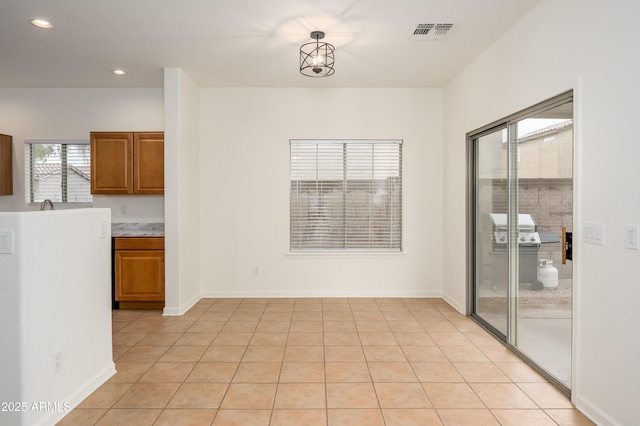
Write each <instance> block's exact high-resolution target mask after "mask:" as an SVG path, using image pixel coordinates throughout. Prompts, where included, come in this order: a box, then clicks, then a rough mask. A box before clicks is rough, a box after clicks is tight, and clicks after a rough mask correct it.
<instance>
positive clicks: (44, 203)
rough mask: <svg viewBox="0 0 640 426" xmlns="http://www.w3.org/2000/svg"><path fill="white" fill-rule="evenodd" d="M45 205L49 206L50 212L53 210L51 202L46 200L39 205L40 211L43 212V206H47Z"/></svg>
mask: <svg viewBox="0 0 640 426" xmlns="http://www.w3.org/2000/svg"><path fill="white" fill-rule="evenodd" d="M47 203H49V205H50V206H51V210H53V201H51V200H50V199H48V198H47V199H46V200H44V201H43V202H42V203H41V204H40V210H44V208H45V206H46V205H47Z"/></svg>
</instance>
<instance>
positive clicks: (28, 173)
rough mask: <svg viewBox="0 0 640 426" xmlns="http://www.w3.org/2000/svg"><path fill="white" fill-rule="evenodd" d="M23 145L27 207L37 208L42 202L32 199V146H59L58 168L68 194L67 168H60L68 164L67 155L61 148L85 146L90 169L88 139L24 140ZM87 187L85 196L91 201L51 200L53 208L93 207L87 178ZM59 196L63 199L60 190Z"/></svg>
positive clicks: (62, 193)
mask: <svg viewBox="0 0 640 426" xmlns="http://www.w3.org/2000/svg"><path fill="white" fill-rule="evenodd" d="M24 145H25V151H24V152H25V188H24V194H25V204H26V205H27V206H29V207H37V206H40V205H41V204H42V202H43V201H34V199H33V194H34V191H33V181H34V179H35V177H34V170H33V165H34V164H35V162H34V160H33V158H32V153H31V150H32V149H33V148H32V147H33V146H34V145H58V146H60V151H61V159H60V164H61V168H60V173H61V177H60V179H61V182H64V183H65V185H66V187H67V192H68V176H69V175H68V171H69V168H66V170H65V168H64V167H62V164H68V162H67V158H68V156H67V154H66V151H67V150H66V149H65V148H63V146H65V147H66V146H69V145H83V146H86V147H87V149H88V150H89V153H88V155H87V158H88V159H89V162H88V164H87V165H88V166H89V167H90V164H91V151H90V150H91V145H90V141H89V139H26V140H25V141H24ZM63 151H64V152H65V154H64V155H62V152H63ZM88 180H89V186H88V193H87V194H86V195H87V196H90V197H91V201H80V202H74V201H61V200H52V201H53V203H54V205H55V207H56V208H58V207H60V208H61V209H65V208H83V207H92V206H93V194H92V193H91V177H90V176H89V179H88ZM60 195H61V198H64V196H65V194H64V192H63V191H62V189H61V190H60Z"/></svg>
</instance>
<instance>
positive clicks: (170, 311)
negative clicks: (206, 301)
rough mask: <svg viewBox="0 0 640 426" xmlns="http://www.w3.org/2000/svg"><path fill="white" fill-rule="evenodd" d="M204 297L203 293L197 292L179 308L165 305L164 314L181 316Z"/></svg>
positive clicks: (166, 315)
mask: <svg viewBox="0 0 640 426" xmlns="http://www.w3.org/2000/svg"><path fill="white" fill-rule="evenodd" d="M201 298H202V295H200V294H197V295H195V296H193V297H192V298H191V299H189V300H188V301H187V302H186V303H184V304H182V306H179V307H177V308H172V307H167V306H165V307H164V309H163V310H162V315H164V316H165V317H179V316H181V315H184V314H186V313H187V312H188V311H189V309H191V308H193V306H194V305H195V304H196V303H198V301H199V300H200V299H201Z"/></svg>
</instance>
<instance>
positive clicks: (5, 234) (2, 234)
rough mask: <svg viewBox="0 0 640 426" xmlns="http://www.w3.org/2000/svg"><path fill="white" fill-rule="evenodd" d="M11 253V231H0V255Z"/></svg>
mask: <svg viewBox="0 0 640 426" xmlns="http://www.w3.org/2000/svg"><path fill="white" fill-rule="evenodd" d="M12 253H13V230H12V229H0V254H12Z"/></svg>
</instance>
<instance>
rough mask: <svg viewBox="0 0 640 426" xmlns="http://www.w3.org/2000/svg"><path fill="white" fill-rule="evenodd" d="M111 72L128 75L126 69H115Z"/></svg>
mask: <svg viewBox="0 0 640 426" xmlns="http://www.w3.org/2000/svg"><path fill="white" fill-rule="evenodd" d="M111 74H113V75H127V72H126V71H125V70H113V71H111Z"/></svg>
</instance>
